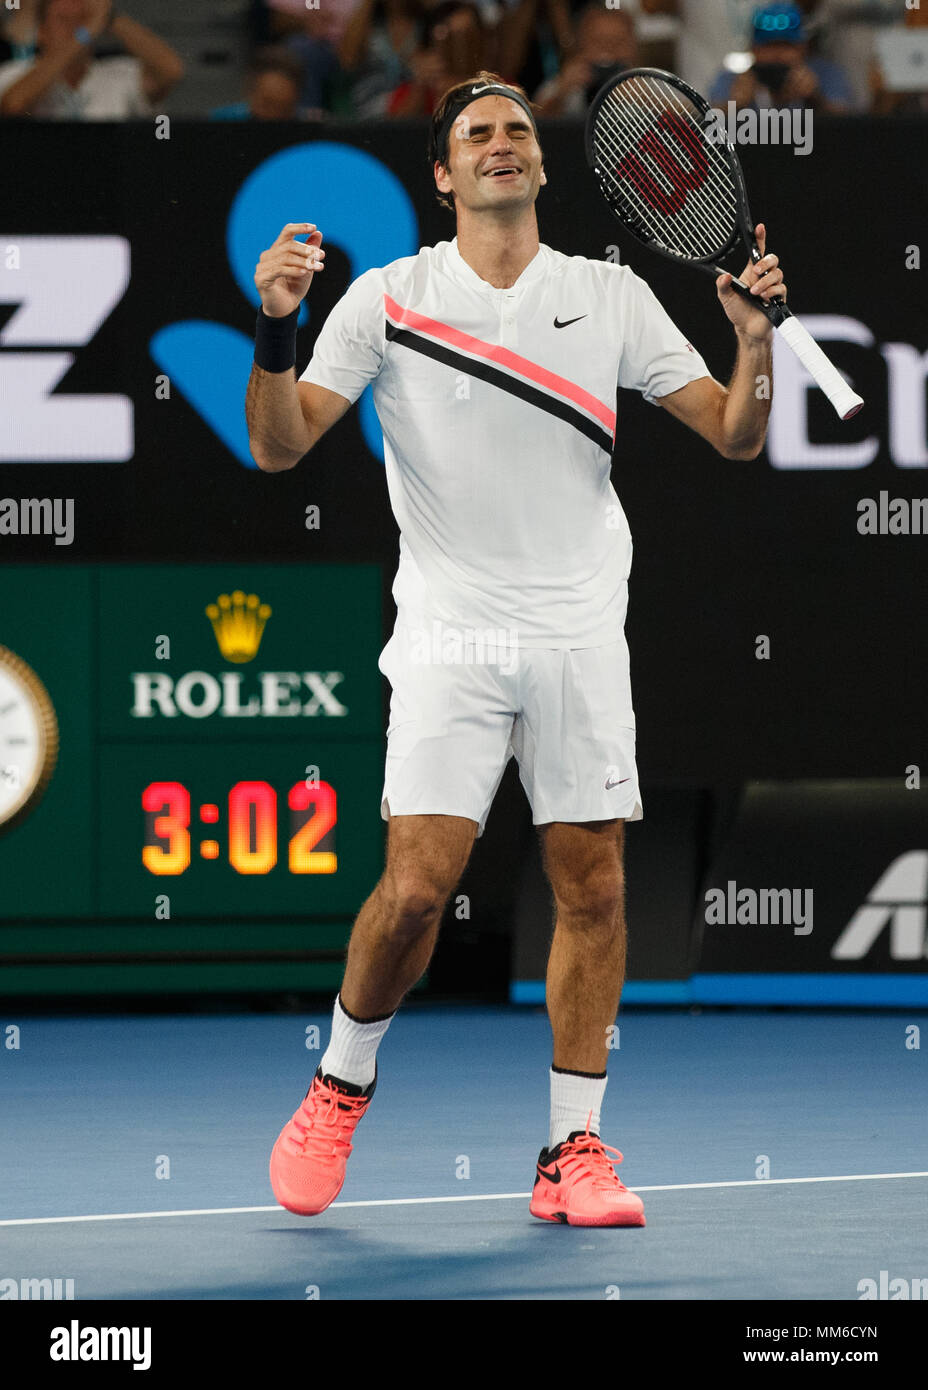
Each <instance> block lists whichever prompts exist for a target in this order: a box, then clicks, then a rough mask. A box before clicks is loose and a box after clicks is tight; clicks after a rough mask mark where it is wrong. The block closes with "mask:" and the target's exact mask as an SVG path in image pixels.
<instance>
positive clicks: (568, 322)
mask: <svg viewBox="0 0 928 1390" xmlns="http://www.w3.org/2000/svg"><path fill="white" fill-rule="evenodd" d="M587 317H588V315H587V314H578V315H577V317H576V318H575V319H565V320H564V322H563V323H559V322H558V320H557V318H555V320H554V326H555V328H569V327H570V325H571V324H572V323H579V322H580V320H581V319H585V318H587Z"/></svg>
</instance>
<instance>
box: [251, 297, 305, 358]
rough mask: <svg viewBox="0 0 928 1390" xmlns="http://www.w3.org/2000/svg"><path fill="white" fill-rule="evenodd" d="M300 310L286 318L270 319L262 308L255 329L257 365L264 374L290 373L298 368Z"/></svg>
mask: <svg viewBox="0 0 928 1390" xmlns="http://www.w3.org/2000/svg"><path fill="white" fill-rule="evenodd" d="M299 314H300V311H299V308H296V309H294V311H293V313H292V314H287V316H286V317H285V318H282V319H274V318H270V317H269V316H268V315H267V314H266V313H265V312H264V307H263V306H262V307H261V308H260V309H259V310H258V322H257V326H256V328H255V365H256V366H258V367H260V368H261V370H262V371H264V372H289V371H291V370H292V368H294V367H295V366H296V321H297V319H298V318H299Z"/></svg>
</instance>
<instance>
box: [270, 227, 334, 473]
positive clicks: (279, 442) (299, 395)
mask: <svg viewBox="0 0 928 1390" xmlns="http://www.w3.org/2000/svg"><path fill="white" fill-rule="evenodd" d="M307 234H308V235H307ZM302 236H306V237H307V239H306V241H301V240H299V238H300V237H302ZM324 264H325V252H324V251H323V249H322V233H321V231H320V230H319V228H318V227H317V226H316V224H315V223H314V222H288V223H287V225H286V226H285V227H284V228H283V230H282V231H281V233H280V236H279V237H278V238H277V240H276V241H275V242H274V244H273V245H272V246H270V247H268V249H267V250H266V251H262V253H261V257H260V259H259V261H258V265H257V268H256V270H255V287H256V289H257V291H258V293H259V294H260V296H261V314H263V315H264V316H265V318H266V319H267V320H268V322H267V323H263V322H262V321H261V319H260V317H259V326H258V335H259V342H258V345H257V346H256V349H255V357H256V361H255V363H254V365H253V366H252V369H251V377H250V378H249V381H248V391H247V393H246V396H245V418H246V420H247V422H248V441H249V444H250V446H251V452H252V457H253V458H254V460H255V462H256V463H257V465H258V467H259V468H260V469H262V470H263V471H264V472H266V473H280V472H282V471H284V470H285V469H288V468H295V467H296V465H297V464H298V463H299V461H300V459H301V458H303V457H304V455H305V454H308V453H309V451H310V449H311V448H312V447H313V445H314V444H316V443H317V442H318V440H319V439H321V437H322V436H323V434H325V432H326V430H328V429H331V427H332V426H333V425H334V424H335V422H336V421H337V420H340V419H341V417H342V416H343V415H344V413H345V411H346V410H347V409H348V407H349V405H350V401H347V400H346V399H345V397H344V396H340V395H339V394H338V393H337V392H336V391H327V390H326V389H325V387H323V386H316V385H313V384H311V383H309V382H305V381H304V382H299V381H297V379H296V373H295V371H294V366H295V356H296V347H295V343H296V313H297V310H298V309H299V307H300V305H301V304H302V302H303V300H304V299H305V297H306V295H307V293H308V291H309V287H310V285H311V284H312V279H313V276H314V275H315V274H316V273H317V271H320V270H322V269H323V267H324ZM262 334H263V335H264V336H265V337H266V338H267V340H268V344H269V345H268V346H267V347H266V348H265V349H264V351H265V352H267V354H268V356H267V357H266V358H265V359H264V360H265V361H266V362H268V363H270V365H271V366H272V367H274V368H279V370H269V369H267V368H266V367H261V366H259V365H258V361H257V358H258V357H259V355H261V353H262V347H261V341H260V340H261V337H262ZM280 354H282V357H281V360H280V361H275V360H274V358H275V357H276V356H277V355H280Z"/></svg>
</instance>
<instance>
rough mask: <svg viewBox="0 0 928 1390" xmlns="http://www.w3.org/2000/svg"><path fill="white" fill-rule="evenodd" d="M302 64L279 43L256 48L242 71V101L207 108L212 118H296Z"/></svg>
mask: <svg viewBox="0 0 928 1390" xmlns="http://www.w3.org/2000/svg"><path fill="white" fill-rule="evenodd" d="M302 84H303V65H302V64H301V62H300V60H299V58H298V57H297V56H296V54H295V53H290V52H289V51H288V50H287V49H286V48H283V47H282V46H280V45H274V44H268V45H267V46H266V47H264V48H259V49H258V50H257V51H256V52H255V54H254V56H253V57H252V59H251V62H250V63H249V64H248V69H247V71H246V73H245V100H244V101H236V102H233V103H232V104H231V105H230V106H218V107H216V109H215V110H213V111H211V112H210V113H209V114H210V120H213V121H296V120H299V119H300V117H301V115H302V112H301V109H300V88H301V87H302Z"/></svg>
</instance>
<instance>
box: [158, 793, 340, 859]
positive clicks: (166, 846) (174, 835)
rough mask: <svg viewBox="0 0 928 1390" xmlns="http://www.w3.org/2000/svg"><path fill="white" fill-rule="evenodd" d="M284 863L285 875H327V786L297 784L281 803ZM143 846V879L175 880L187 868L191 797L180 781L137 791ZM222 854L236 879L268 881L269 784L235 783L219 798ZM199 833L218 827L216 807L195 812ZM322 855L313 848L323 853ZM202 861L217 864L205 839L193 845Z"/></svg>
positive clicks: (274, 815)
mask: <svg viewBox="0 0 928 1390" xmlns="http://www.w3.org/2000/svg"><path fill="white" fill-rule="evenodd" d="M286 802H287V811H288V812H289V815H288V817H287V825H286V861H287V867H288V869H289V871H290V873H291V874H334V873H335V872H336V870H337V868H338V859H337V856H336V854H335V848H334V845H335V823H336V819H337V812H336V798H335V788H334V787H332V786H331V785H330V784H329V783H328V782H321V781H320V782H305V781H303V782H297V783H295V785H294V786H292V787H291V788H290V790H289V791H288V792H287V796H286ZM142 810H143V811H144V813H145V841H144V845H143V848H142V863H143V864H144V865H145V868H146V869H148V871H149V873H152V874H158V875H177V874H182V873H184V871H185V870H186V869H188V868H189V867H190V862H191V854H192V848H193V837H194V834H195V830H194V828H193V827H191V801H190V792H189V791H188V789H187V788H186V787H185V786H184V784H183V783H182V782H149V784H148V786H147V787H146V788H145V790H144V791H143V792H142ZM226 813H227V814H226V828H227V833H226V843H225V851H226V856H227V859H228V863H229V864H230V866H231V867H232V868H233V869H235V871H236V872H237V873H240V874H267V873H270V872H271V870H272V869H273V868H275V867H276V865H277V863H278V858H279V849H278V847H279V841H280V835H279V822H280V819H281V817H280V815H279V808H278V797H277V792H276V791H275V790H274V788H273V787H272V786H271V785H270V783H269V782H236V784H235V786H234V787H232V788H231V790H230V791H229V794H228V797H227V799H226ZM197 815H198V819H199V821H200V822H201V823H202V824H203V825H204V826H216V825H218V823H219V821H220V811H219V807H218V805H216V804H215V803H213V802H204V803H203V804H202V805H201V806H199V807H198V808H197ZM323 845H324V848H320V846H323ZM198 848H199V853H200V856H201V858H203V859H207V860H209V859H219V858H220V857H221V854H222V846H221V845H220V842H219V840H218V839H216V838H215V837H214V836H213V835H210V834H208V833H207V835H206V836H205V838H203V839H202V840H200V841H199V845H198Z"/></svg>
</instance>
